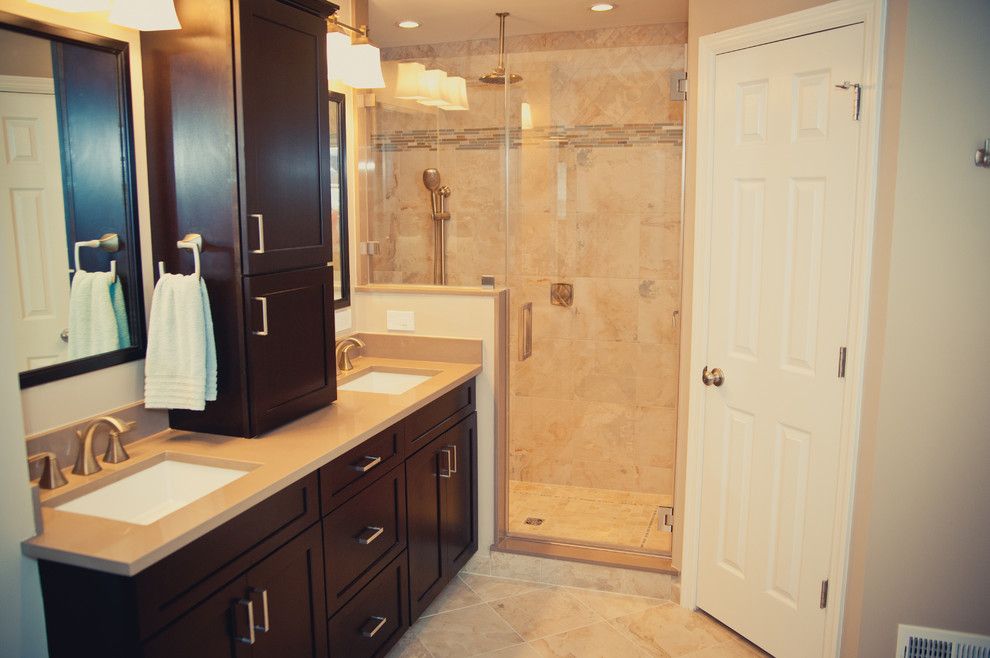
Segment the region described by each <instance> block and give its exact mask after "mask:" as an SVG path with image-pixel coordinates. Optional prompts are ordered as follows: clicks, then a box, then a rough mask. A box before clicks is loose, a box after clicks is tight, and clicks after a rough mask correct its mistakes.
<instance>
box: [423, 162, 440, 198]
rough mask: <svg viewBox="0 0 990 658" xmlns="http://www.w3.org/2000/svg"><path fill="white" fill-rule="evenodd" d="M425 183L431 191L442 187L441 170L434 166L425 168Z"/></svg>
mask: <svg viewBox="0 0 990 658" xmlns="http://www.w3.org/2000/svg"><path fill="white" fill-rule="evenodd" d="M423 185H425V186H426V189H428V190H429V191H430V192H436V190H437V188H438V187H440V172H439V171H437V170H436V169H433V168H432V167H431V168H429V169H424V170H423Z"/></svg>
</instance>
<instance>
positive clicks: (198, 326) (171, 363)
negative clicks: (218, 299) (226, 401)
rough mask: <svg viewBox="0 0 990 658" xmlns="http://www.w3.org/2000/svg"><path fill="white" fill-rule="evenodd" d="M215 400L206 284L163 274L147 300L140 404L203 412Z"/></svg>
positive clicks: (213, 346)
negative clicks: (147, 311) (145, 346)
mask: <svg viewBox="0 0 990 658" xmlns="http://www.w3.org/2000/svg"><path fill="white" fill-rule="evenodd" d="M216 399H217V353H216V343H215V342H214V338H213V317H212V314H211V312H210V297H209V295H208V294H207V292H206V283H205V282H204V281H203V280H202V279H201V278H198V277H195V276H191V275H190V276H186V275H182V274H165V275H164V276H162V277H161V278H160V279H159V280H158V285H156V286H155V295H154V297H153V298H152V301H151V322H150V323H149V326H148V353H147V356H146V357H145V362H144V406H145V407H147V408H149V409H191V410H194V411H202V410H203V409H204V408H205V407H206V402H207V401H212V400H216Z"/></svg>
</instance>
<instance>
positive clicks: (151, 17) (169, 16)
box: [108, 0, 182, 32]
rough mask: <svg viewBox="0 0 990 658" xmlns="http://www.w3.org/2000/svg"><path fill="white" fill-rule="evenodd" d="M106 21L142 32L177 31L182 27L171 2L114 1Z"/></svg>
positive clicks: (154, 0) (149, 0)
mask: <svg viewBox="0 0 990 658" xmlns="http://www.w3.org/2000/svg"><path fill="white" fill-rule="evenodd" d="M108 20H109V21H110V22H111V23H113V24H114V25H122V26H124V27H129V28H133V29H135V30H141V31H142V32H152V31H156V30H178V29H180V28H181V27H182V25H180V24H179V17H178V16H177V15H176V14H175V3H174V2H173V1H172V0H116V1H115V2H114V3H113V7H112V8H111V9H110V16H109V18H108Z"/></svg>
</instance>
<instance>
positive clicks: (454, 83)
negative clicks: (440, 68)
mask: <svg viewBox="0 0 990 658" xmlns="http://www.w3.org/2000/svg"><path fill="white" fill-rule="evenodd" d="M443 100H444V101H445V103H444V104H443V105H441V106H440V109H441V110H448V111H450V110H455V111H462V110H466V109H468V99H467V80H465V79H464V78H462V77H460V76H457V75H452V76H448V77H447V79H446V80H444V83H443Z"/></svg>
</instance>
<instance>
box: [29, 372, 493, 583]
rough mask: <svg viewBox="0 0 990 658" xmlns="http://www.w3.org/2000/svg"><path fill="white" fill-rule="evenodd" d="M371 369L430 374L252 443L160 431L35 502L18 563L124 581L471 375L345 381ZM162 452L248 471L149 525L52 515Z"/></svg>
mask: <svg viewBox="0 0 990 658" xmlns="http://www.w3.org/2000/svg"><path fill="white" fill-rule="evenodd" d="M372 367H379V368H386V369H387V368H401V369H413V370H427V371H436V372H437V374H436V375H434V376H432V377H431V378H430V379H428V380H427V381H425V382H423V383H421V384H419V385H417V386H414V387H413V388H412V389H410V390H409V391H407V392H405V393H402V394H400V395H385V394H380V393H362V392H356V391H343V390H338V392H337V401H336V402H335V403H334V404H332V405H331V406H329V407H326V408H324V409H320V410H319V411H315V412H313V413H311V414H309V415H307V416H304V417H302V418H300V419H298V420H296V421H293V422H292V423H290V424H288V425H284V426H283V427H280V428H278V429H275V430H272V431H271V432H268V433H267V434H263V435H261V436H259V437H257V438H254V439H244V438H237V437H228V436H218V435H213V434H200V433H195V432H183V431H176V430H167V431H165V432H161V433H159V434H155V435H152V436H150V437H148V438H146V439H142V440H140V441H136V442H134V443H131V444H128V446H127V451H128V453H129V454H130V456H131V458H130V459H129V460H128V461H125V462H122V463H120V464H102V465H103V470H102V471H100V472H99V473H97V474H95V475H90V476H80V475H73V474H72V473H71V471H70V469H65V475H66V478H67V479H68V480H69V484H68V485H66V486H64V487H60V488H58V489H55V490H52V491H43V492H42V493H41V514H42V519H43V522H44V531H43V532H42V533H41V534H39V535H36V536H35V537H32V538H30V539H27V540H25V541H24V542H23V543H22V549H23V552H24V554H25V555H28V556H30V557H33V558H38V559H44V560H51V561H54V562H61V563H64V564H72V565H76V566H80V567H86V568H89V569H96V570H99V571H104V572H108V573H115V574H120V575H125V576H133V575H135V574H137V573H138V572H140V571H141V570H143V569H145V568H147V567H148V566H150V565H152V564H154V563H155V562H157V561H159V560H161V559H162V558H164V557H166V556H168V555H170V554H172V553H174V552H175V551H176V550H178V549H180V548H182V547H183V546H186V545H187V544H190V543H192V542H193V541H195V540H196V539H198V538H200V537H202V536H203V535H205V534H207V533H208V532H210V531H211V530H213V529H215V528H217V527H219V526H220V525H222V524H223V523H225V522H226V521H229V520H230V519H232V518H234V517H235V516H237V515H238V514H240V513H241V512H244V511H246V510H248V509H250V508H251V507H252V506H254V505H255V504H257V503H259V502H261V501H262V500H264V499H265V498H267V497H269V496H271V495H272V494H274V493H277V492H278V491H280V490H282V489H284V488H285V487H287V486H288V485H290V484H292V483H293V482H295V481H297V480H299V479H300V478H302V477H304V476H306V475H308V474H309V473H312V472H313V471H315V470H317V469H318V468H320V467H321V466H323V465H324V464H326V463H328V462H330V461H331V460H333V459H334V458H335V457H337V456H339V455H341V454H343V453H345V452H347V451H348V450H350V449H351V448H353V447H355V446H356V445H358V444H360V443H361V442H362V441H364V440H366V439H368V438H370V437H372V436H374V435H375V434H377V433H378V432H381V431H382V430H384V429H386V428H388V427H389V426H391V425H393V424H394V423H395V422H397V421H398V420H400V419H402V418H404V417H405V416H408V415H409V414H410V413H412V412H413V411H416V410H417V409H420V408H422V407H424V406H426V405H427V404H429V403H430V402H432V401H434V400H436V399H437V398H439V397H440V396H441V395H443V394H444V393H447V392H448V391H451V390H453V389H454V388H456V387H457V386H459V385H461V384H463V383H464V382H466V381H468V380H470V379H471V378H472V377H474V376H475V375H477V374H478V373H480V372H481V365H480V364H477V363H448V362H441V361H423V360H409V359H395V358H381V357H374V356H368V357H359V358H356V359H355V360H354V368H355V369H354V371H353V372H349V373H347V374H346V379H347V380H350V379H352V378H354V377H355V376H357V375H358V374H360V372H361V371H362V370H367V369H369V368H372ZM341 379H344V377H342V378H341ZM162 453H169V455H170V456H171V455H177V456H179V457H180V458H181V457H186V459H183V461H195V460H196V459H197V458H199V459H203V460H204V463H222V462H225V461H226V462H237V463H240V464H242V465H243V464H244V463H247V464H249V465H251V470H248V471H247V473H246V475H244V476H243V477H240V478H238V479H237V480H234V481H233V482H231V483H229V484H227V485H225V486H223V487H222V488H220V489H217V490H216V491H214V492H212V493H209V494H207V495H205V496H203V497H202V498H199V499H198V500H195V501H193V502H192V503H189V504H188V505H186V506H185V507H182V508H180V509H178V510H176V511H175V512H172V513H171V514H168V515H167V516H165V517H163V518H161V519H160V520H158V521H156V522H154V523H151V524H149V525H136V524H131V523H125V522H123V521H115V520H111V519H106V518H102V517H96V516H88V515H83V514H76V513H72V512H66V511H62V510H58V509H54V507H52V505H57V504H61V503H62V502H65V501H67V500H69V499H70V498H75V497H78V496H81V495H84V494H85V493H88V492H89V491H91V490H93V489H95V488H97V487H99V486H100V483H101V480H102V479H103V478H108V477H109V478H111V479H114V478H113V476H114V474H115V473H119V472H120V471H124V470H132V469H135V467H139V466H140V465H141V464H142V463H143V462H146V461H148V460H160V459H161V455H162ZM118 478H119V476H118Z"/></svg>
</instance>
